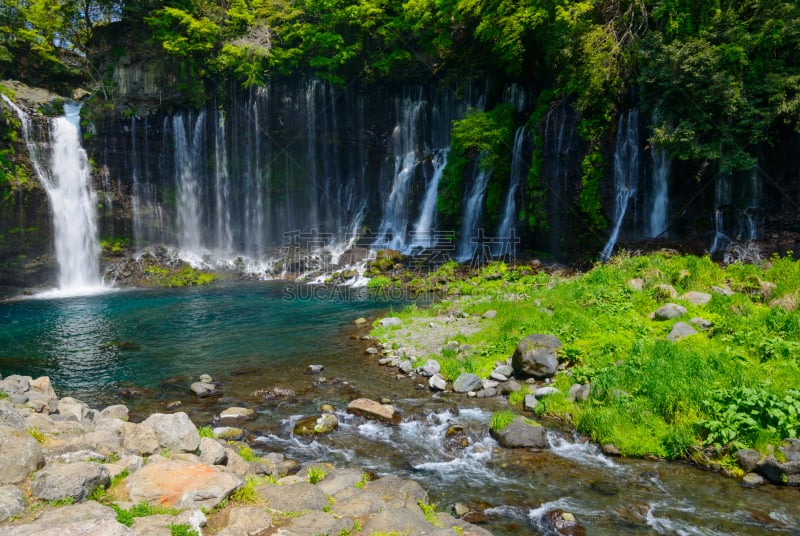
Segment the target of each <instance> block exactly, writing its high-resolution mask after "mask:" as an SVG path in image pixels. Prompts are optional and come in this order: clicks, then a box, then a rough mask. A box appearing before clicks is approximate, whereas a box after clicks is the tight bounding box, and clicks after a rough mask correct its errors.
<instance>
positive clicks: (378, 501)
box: [331, 487, 386, 517]
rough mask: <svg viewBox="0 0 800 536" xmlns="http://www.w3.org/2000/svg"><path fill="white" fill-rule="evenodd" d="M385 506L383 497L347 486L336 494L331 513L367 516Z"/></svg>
mask: <svg viewBox="0 0 800 536" xmlns="http://www.w3.org/2000/svg"><path fill="white" fill-rule="evenodd" d="M384 508H386V503H385V502H384V501H383V499H382V498H381V497H380V496H379V495H377V494H376V493H373V492H371V491H365V490H360V489H358V488H354V487H352V488H349V489H347V490H345V491H341V492H340V493H339V494H338V495H337V496H336V502H335V503H334V504H333V508H332V510H331V513H333V514H335V515H337V516H353V517H355V516H367V515H372V514H377V513H378V512H380V511H381V510H383V509H384Z"/></svg>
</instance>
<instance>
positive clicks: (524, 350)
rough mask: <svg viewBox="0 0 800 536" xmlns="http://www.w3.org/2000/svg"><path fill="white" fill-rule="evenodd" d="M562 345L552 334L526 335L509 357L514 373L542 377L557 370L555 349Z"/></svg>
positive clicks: (546, 376)
mask: <svg viewBox="0 0 800 536" xmlns="http://www.w3.org/2000/svg"><path fill="white" fill-rule="evenodd" d="M562 346H563V345H562V344H561V341H560V340H558V338H557V337H555V336H553V335H542V334H535V335H528V336H527V337H525V338H524V339H522V340H521V341H520V342H519V344H517V348H516V350H515V351H514V355H513V356H512V357H511V365H512V367H513V368H514V372H515V373H516V374H519V375H522V376H533V377H534V378H537V379H544V378H549V377H551V376H553V375H554V374H555V373H556V372H557V371H558V359H557V357H556V351H557V350H558V349H559V348H561V347H562Z"/></svg>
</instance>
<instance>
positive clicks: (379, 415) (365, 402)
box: [347, 398, 400, 424]
mask: <svg viewBox="0 0 800 536" xmlns="http://www.w3.org/2000/svg"><path fill="white" fill-rule="evenodd" d="M347 411H348V412H349V413H354V414H356V415H361V416H362V417H366V418H367V419H376V420H379V421H383V422H386V423H389V424H399V423H400V415H399V414H398V413H397V411H396V410H395V409H394V406H392V405H391V404H381V403H380V402H375V401H374V400H370V399H368V398H357V399H355V400H353V401H352V402H350V403H349V404H348V405H347Z"/></svg>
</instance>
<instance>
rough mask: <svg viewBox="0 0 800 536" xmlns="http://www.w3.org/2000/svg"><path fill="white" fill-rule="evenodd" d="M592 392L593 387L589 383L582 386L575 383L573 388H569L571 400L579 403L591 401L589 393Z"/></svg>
mask: <svg viewBox="0 0 800 536" xmlns="http://www.w3.org/2000/svg"><path fill="white" fill-rule="evenodd" d="M590 391H591V386H590V385H589V384H588V383H585V384H580V383H574V384H572V387H570V388H569V397H568V398H569V399H570V400H572V401H577V402H586V401H587V400H589V393H590Z"/></svg>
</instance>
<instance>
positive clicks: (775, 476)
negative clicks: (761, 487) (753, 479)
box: [755, 455, 800, 486]
mask: <svg viewBox="0 0 800 536" xmlns="http://www.w3.org/2000/svg"><path fill="white" fill-rule="evenodd" d="M755 472H756V473H758V474H760V475H761V476H763V477H764V478H766V479H767V480H769V481H770V482H775V483H776V484H786V485H789V486H800V461H795V462H785V463H781V462H779V461H778V460H776V459H775V456H773V455H769V456H767V457H766V458H764V459H763V460H761V461H760V462H759V463H758V465H757V466H756V471H755Z"/></svg>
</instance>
